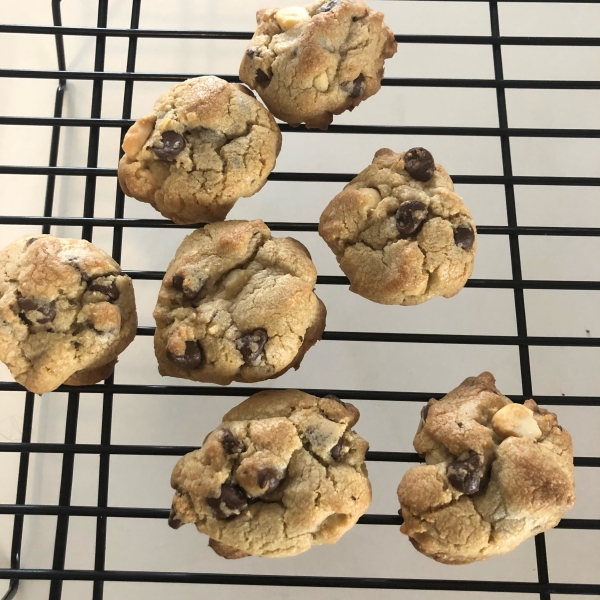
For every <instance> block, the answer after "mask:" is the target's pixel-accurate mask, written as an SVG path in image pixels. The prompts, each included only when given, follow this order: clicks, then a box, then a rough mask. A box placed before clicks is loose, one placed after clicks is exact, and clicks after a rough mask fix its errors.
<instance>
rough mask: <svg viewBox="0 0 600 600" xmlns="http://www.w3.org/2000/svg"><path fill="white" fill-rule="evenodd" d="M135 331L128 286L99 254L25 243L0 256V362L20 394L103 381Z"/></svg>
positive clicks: (33, 238) (47, 239)
mask: <svg viewBox="0 0 600 600" xmlns="http://www.w3.org/2000/svg"><path fill="white" fill-rule="evenodd" d="M136 328H137V314H136V311H135V298H134V295H133V285H132V283H131V279H130V278H129V277H128V276H127V275H122V274H121V269H120V267H119V265H118V264H117V263H116V262H115V261H114V260H113V259H112V258H111V257H110V256H109V255H108V254H106V252H104V251H103V250H101V249H100V248H96V246H93V245H92V244H90V243H89V242H86V241H85V240H70V239H63V238H57V237H54V236H53V235H27V236H25V237H23V238H21V239H19V240H17V241H16V242H13V243H12V244H10V245H9V246H7V247H6V248H4V249H3V250H1V251H0V360H2V362H4V363H5V364H6V365H7V366H8V368H9V369H10V372H11V373H12V375H13V377H14V378H15V379H16V380H17V381H18V382H19V383H20V384H22V385H24V386H25V387H26V388H27V389H28V390H30V391H32V392H35V393H36V394H43V393H44V392H50V391H52V390H54V389H56V388H57V387H58V386H59V385H61V384H62V383H66V384H68V385H88V384H92V383H96V382H97V381H100V380H102V379H106V378H107V377H108V376H109V375H110V374H111V373H112V372H113V370H114V366H115V363H116V362H117V356H118V355H119V354H120V353H121V352H122V351H123V350H124V349H125V348H126V347H127V346H128V345H129V344H130V343H131V341H132V340H133V338H134V337H135V332H136Z"/></svg>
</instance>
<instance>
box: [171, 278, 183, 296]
mask: <svg viewBox="0 0 600 600" xmlns="http://www.w3.org/2000/svg"><path fill="white" fill-rule="evenodd" d="M171 283H172V284H173V287H174V288H175V289H176V290H177V291H178V292H183V277H182V276H181V275H173V279H171Z"/></svg>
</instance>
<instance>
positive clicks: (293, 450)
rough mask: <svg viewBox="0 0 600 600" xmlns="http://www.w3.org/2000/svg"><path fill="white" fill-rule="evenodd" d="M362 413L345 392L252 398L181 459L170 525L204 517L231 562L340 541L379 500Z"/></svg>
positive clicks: (205, 529) (201, 525)
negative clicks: (359, 428)
mask: <svg viewBox="0 0 600 600" xmlns="http://www.w3.org/2000/svg"><path fill="white" fill-rule="evenodd" d="M359 416H360V415H359V412H358V410H357V409H356V408H355V407H354V406H352V405H351V404H346V403H344V402H341V401H340V400H339V399H337V398H336V397H335V396H326V397H325V398H316V397H315V396H310V395H308V394H305V393H303V392H300V391H297V390H279V391H275V390H274V391H266V392H260V393H258V394H255V395H254V396H251V397H250V398H248V399H247V400H245V401H244V402H242V403H241V404H240V405H238V406H236V407H235V408H233V409H232V410H230V411H229V412H228V413H227V414H226V415H225V416H224V417H223V423H221V425H220V426H219V427H217V429H215V430H214V431H213V432H212V433H210V434H209V435H208V437H207V438H206V440H205V441H204V445H203V446H202V448H201V449H200V450H196V451H194V452H191V453H190V454H187V455H186V456H184V457H183V458H181V459H180V460H179V462H178V463H177V465H176V466H175V469H174V470H173V474H172V476H171V486H172V487H173V489H175V490H176V493H175V496H174V497H173V504H172V507H171V514H170V517H169V525H171V527H173V528H174V529H177V528H179V527H180V526H181V525H183V524H185V523H194V524H195V525H196V528H197V529H198V531H200V532H201V533H205V534H206V535H208V536H210V538H211V539H210V541H209V545H210V547H211V548H212V549H213V550H214V551H215V552H216V553H217V554H218V555H219V556H223V557H224V558H229V559H233V558H242V557H244V556H249V555H255V556H273V557H275V556H293V555H295V554H300V553H301V552H305V551H306V550H308V549H309V548H310V547H311V546H315V545H320V544H334V543H335V542H337V540H338V539H339V538H340V537H341V536H342V535H343V534H344V533H345V532H346V531H348V530H349V529H350V528H351V527H352V526H353V525H354V524H355V523H356V521H358V519H359V517H360V516H361V515H362V514H363V513H364V512H365V511H366V509H367V508H368V506H369V504H370V503H371V485H370V483H369V479H368V476H367V469H366V466H365V463H364V459H365V452H366V451H367V449H368V444H367V442H366V441H365V440H363V439H362V438H361V437H360V436H359V435H358V434H356V433H355V432H354V431H353V430H352V429H351V428H352V427H353V426H354V424H355V423H356V422H357V421H358V418H359Z"/></svg>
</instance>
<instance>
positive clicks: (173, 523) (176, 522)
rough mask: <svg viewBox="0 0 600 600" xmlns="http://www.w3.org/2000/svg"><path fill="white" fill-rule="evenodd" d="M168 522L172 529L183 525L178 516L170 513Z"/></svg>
mask: <svg viewBox="0 0 600 600" xmlns="http://www.w3.org/2000/svg"><path fill="white" fill-rule="evenodd" d="M167 522H168V524H169V527H171V528H172V529H179V528H180V527H181V526H182V525H183V521H180V520H179V519H178V518H177V517H175V516H174V515H172V514H170V515H169V520H168V521H167Z"/></svg>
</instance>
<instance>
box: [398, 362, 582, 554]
mask: <svg viewBox="0 0 600 600" xmlns="http://www.w3.org/2000/svg"><path fill="white" fill-rule="evenodd" d="M414 447H415V450H416V451H417V452H418V453H419V454H420V455H421V456H425V459H426V463H427V464H425V465H419V466H416V467H413V468H411V469H409V470H408V471H407V472H406V474H405V475H404V477H403V478H402V481H401V482H400V485H399V487H398V498H399V500H400V505H401V507H402V517H403V518H404V523H403V524H402V526H401V528H400V531H401V532H402V533H404V534H406V535H408V536H409V537H410V541H411V542H412V544H413V546H414V547H415V548H416V549H417V550H418V551H419V552H422V553H423V554H425V555H426V556H429V557H431V558H433V559H435V560H437V561H439V562H442V563H446V564H456V565H458V564H467V563H471V562H475V561H479V560H485V559H487V558H489V557H490V556H493V555H496V554H505V553H506V552H509V551H510V550H513V549H514V548H515V547H516V546H518V545H519V544H520V543H521V542H523V541H524V540H526V539H527V538H529V537H531V536H534V535H536V534H537V533H541V532H543V531H546V530H548V529H551V528H552V527H555V526H556V525H557V524H558V522H559V521H560V519H561V517H562V516H563V514H564V513H565V512H566V511H567V510H568V509H569V508H571V507H572V506H573V504H574V502H575V488H574V481H573V445H572V441H571V436H570V435H569V433H568V432H567V431H566V430H565V429H563V428H562V427H561V426H560V425H559V424H558V421H557V418H556V415H555V414H554V413H551V412H548V411H547V410H545V409H543V408H539V407H538V405H537V404H536V403H535V401H534V400H527V401H526V402H525V404H524V405H520V404H513V403H512V402H511V401H510V400H509V399H508V398H506V397H505V396H503V395H502V394H501V393H500V392H499V391H498V390H497V389H496V386H495V380H494V377H493V375H492V374H491V373H482V374H481V375H479V377H469V378H468V379H466V380H465V381H464V382H463V383H462V384H461V385H460V386H459V387H457V388H456V389H455V390H453V391H451V392H450V393H449V394H447V395H446V396H445V397H444V398H442V399H441V400H439V401H437V400H433V399H432V400H430V401H429V402H428V404H427V405H426V406H425V407H424V408H423V411H422V413H421V421H420V423H419V428H418V431H417V434H416V436H415V439H414Z"/></svg>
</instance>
